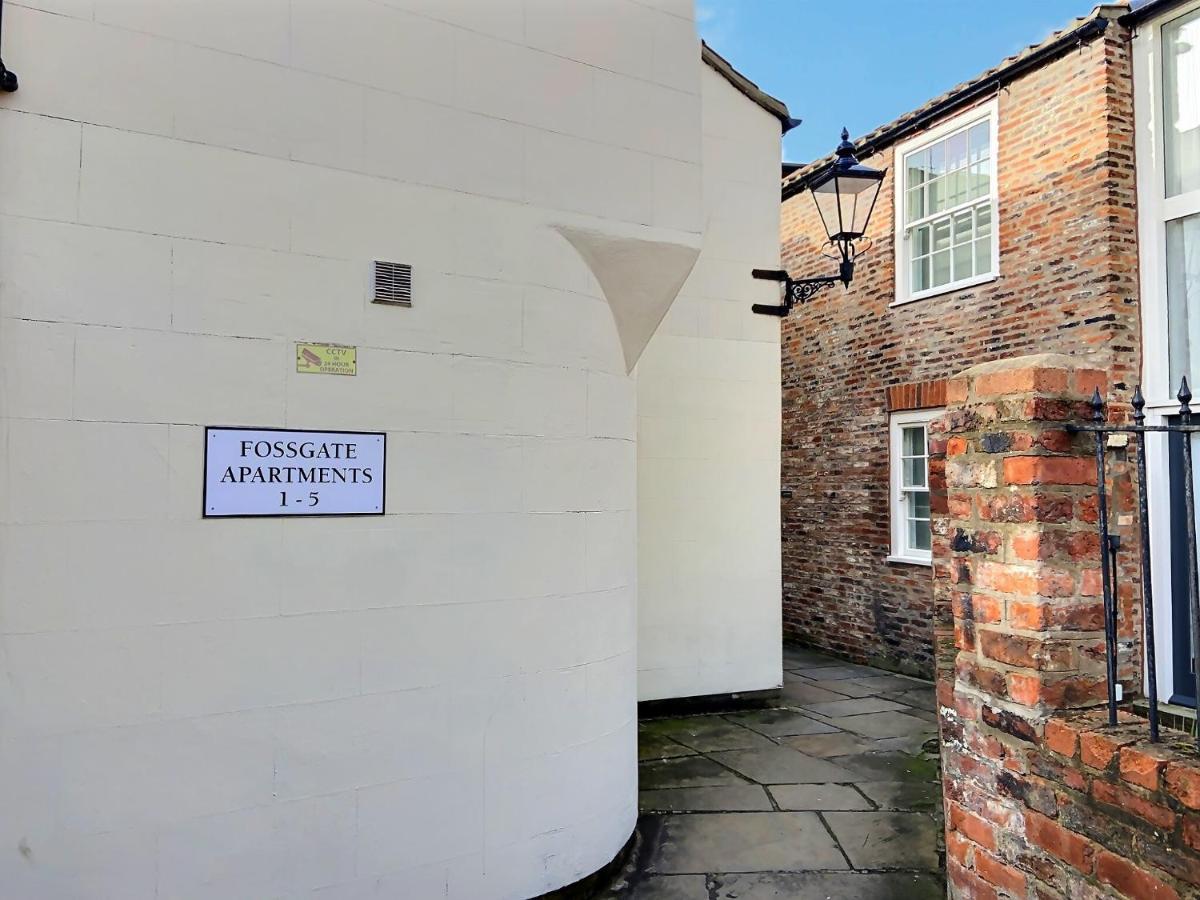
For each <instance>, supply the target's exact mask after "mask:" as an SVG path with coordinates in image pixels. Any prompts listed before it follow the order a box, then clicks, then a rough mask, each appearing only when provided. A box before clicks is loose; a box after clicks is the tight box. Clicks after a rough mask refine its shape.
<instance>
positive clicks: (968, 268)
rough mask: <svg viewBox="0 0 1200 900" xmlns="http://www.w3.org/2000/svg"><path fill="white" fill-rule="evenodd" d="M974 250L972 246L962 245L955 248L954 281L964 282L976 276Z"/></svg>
mask: <svg viewBox="0 0 1200 900" xmlns="http://www.w3.org/2000/svg"><path fill="white" fill-rule="evenodd" d="M974 255H975V254H974V248H973V247H972V246H971V244H969V243H967V244H960V245H958V246H957V247H955V248H954V280H955V281H962V280H963V279H964V278H970V277H971V276H972V275H974V274H975V271H974V269H973V268H972V264H973V258H974Z"/></svg>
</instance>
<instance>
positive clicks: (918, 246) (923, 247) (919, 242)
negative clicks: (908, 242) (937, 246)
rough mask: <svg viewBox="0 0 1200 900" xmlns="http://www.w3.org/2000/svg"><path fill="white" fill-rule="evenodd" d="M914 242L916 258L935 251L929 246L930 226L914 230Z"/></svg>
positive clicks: (913, 252)
mask: <svg viewBox="0 0 1200 900" xmlns="http://www.w3.org/2000/svg"><path fill="white" fill-rule="evenodd" d="M912 242H913V250H912V255H913V256H914V257H917V256H926V255H928V253H929V251H930V250H931V249H933V248H932V247H930V246H929V226H928V225H922V226H921V227H920V228H916V229H914V230H913V236H912Z"/></svg>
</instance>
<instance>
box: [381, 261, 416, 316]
mask: <svg viewBox="0 0 1200 900" xmlns="http://www.w3.org/2000/svg"><path fill="white" fill-rule="evenodd" d="M371 302H372V303H388V304H391V305H392V306H412V266H410V265H408V264H407V263H398V262H384V261H383V260H378V259H377V260H375V262H374V268H373V273H372V278H371Z"/></svg>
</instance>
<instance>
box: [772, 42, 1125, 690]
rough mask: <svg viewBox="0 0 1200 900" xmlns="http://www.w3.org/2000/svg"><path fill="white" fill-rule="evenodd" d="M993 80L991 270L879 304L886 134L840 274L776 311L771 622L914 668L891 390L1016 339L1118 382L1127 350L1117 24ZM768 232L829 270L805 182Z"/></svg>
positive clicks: (887, 240) (924, 614)
mask: <svg viewBox="0 0 1200 900" xmlns="http://www.w3.org/2000/svg"><path fill="white" fill-rule="evenodd" d="M981 62H986V61H981ZM998 96H999V131H998V152H999V155H998V159H997V166H998V171H999V185H998V189H999V210H998V223H999V238H1000V257H999V260H1000V271H1001V273H1002V274H1001V277H1000V278H998V279H997V280H996V281H994V282H991V283H988V284H985V285H982V286H980V287H975V288H970V289H966V290H961V291H957V292H953V293H949V294H943V295H941V296H937V297H931V298H927V299H924V300H918V301H916V302H913V303H909V304H906V305H902V306H899V307H895V308H889V304H890V303H891V302H892V300H893V298H894V257H893V242H892V227H893V197H892V193H891V192H892V188H893V186H894V184H895V173H894V171H892V169H893V159H892V152H891V150H890V149H885V150H884V151H883V152H881V153H879V154H878V155H877V156H875V157H871V158H868V159H865V160H864V162H867V163H869V164H870V165H873V166H877V167H884V168H887V169H888V170H889V172H888V176H887V179H886V181H885V183H884V187H883V190H882V191H881V194H880V198H879V203H878V206H877V208H876V210H875V214H874V217H873V219H872V223H871V228H870V236H871V237H872V239H873V241H874V247H873V249H872V250H871V252H870V254H869V255H868V256H867V257H866V258H865V259H863V260H862V261H861V262H860V264H859V266H858V271H857V273H856V276H855V280H854V283H853V285H852V286H851V288H850V289H849V290H848V291H843V290H842V289H841V288H840V287H838V288H835V289H832V290H826V291H823V292H821V293H820V294H818V295H817V297H816V298H814V299H813V300H812V301H811V302H810V303H808V304H807V305H805V306H803V307H800V308H798V309H797V310H796V311H795V312H793V313H792V315H791V316H790V317H789V318H788V319H787V320H785V322H784V325H783V351H782V353H783V391H784V393H783V398H784V409H783V487H784V489H785V490H791V491H792V496H791V498H790V499H787V500H785V501H784V502H783V573H784V629H785V632H786V633H787V635H788V636H789V637H792V638H795V639H798V640H800V641H802V642H806V643H810V644H813V645H816V646H819V647H822V648H824V649H827V650H830V651H832V652H834V653H837V654H839V655H842V656H845V657H848V658H851V659H854V660H856V661H870V662H874V663H876V664H879V665H883V666H885V667H889V668H895V669H900V670H908V671H915V672H920V673H925V674H929V673H930V672H931V671H932V668H933V648H932V636H931V629H930V623H931V620H932V617H933V613H934V610H933V608H932V606H931V600H930V570H929V569H928V568H927V567H920V566H913V565H905V564H892V563H888V562H887V561H886V557H887V555H888V552H889V541H890V531H889V522H888V459H889V456H888V410H889V408H893V409H907V408H919V407H921V406H924V407H929V406H932V405H935V404H938V403H940V402H942V401H941V399H940V398H939V397H938V388H937V385H938V383H939V382H941V381H942V380H944V379H946V378H948V377H949V376H951V375H953V374H956V373H957V372H959V371H961V370H963V369H964V368H966V367H968V366H970V365H973V364H975V363H978V362H983V361H987V360H992V359H999V358H1004V357H1009V356H1015V355H1020V354H1023V353H1034V352H1041V351H1051V350H1052V351H1054V352H1057V353H1066V354H1072V355H1078V356H1083V357H1087V358H1088V359H1089V361H1090V364H1091V365H1093V366H1095V367H1098V368H1103V369H1105V370H1108V371H1109V372H1110V373H1111V375H1112V377H1111V379H1110V381H1111V382H1112V383H1113V385H1114V386H1116V389H1117V390H1120V392H1121V394H1122V396H1124V384H1125V383H1126V382H1128V381H1129V379H1131V378H1132V377H1133V373H1135V372H1137V371H1138V369H1139V365H1140V363H1139V359H1138V310H1137V280H1136V272H1137V258H1136V236H1135V228H1136V223H1135V211H1134V169H1133V138H1132V102H1133V101H1132V88H1131V80H1130V61H1129V43H1128V34H1127V33H1126V32H1125V30H1124V29H1122V28H1121V27H1119V26H1118V25H1117V24H1116V23H1115V22H1113V23H1111V25H1110V27H1109V29H1108V31H1107V33H1106V34H1105V36H1104V37H1102V38H1099V39H1097V40H1095V41H1093V42H1092V43H1091V44H1089V45H1086V46H1083V47H1081V48H1079V49H1077V50H1072V51H1071V52H1069V53H1068V54H1067V55H1065V56H1062V57H1060V58H1059V59H1057V60H1055V61H1053V62H1051V63H1049V64H1047V65H1045V66H1044V67H1043V68H1041V69H1039V70H1037V71H1035V72H1032V73H1029V74H1026V75H1025V76H1023V77H1021V78H1020V79H1018V80H1017V81H1015V82H1013V83H1012V84H1010V85H1008V86H1006V87H1005V88H1004V89H1002V90H1001V91H1000V93H999V95H998ZM831 137H832V136H831ZM782 239H783V256H784V264H785V266H786V267H787V269H788V271H789V272H791V273H792V274H793V275H796V276H798V277H803V276H810V275H816V274H825V273H828V272H832V270H833V267H834V264H833V263H832V262H830V261H829V260H827V259H823V258H821V257H820V256H819V255H818V250H819V244H820V241H822V240H823V239H824V236H823V230H822V228H821V225H820V222H819V220H818V218H817V215H816V211H815V206H814V204H813V201H812V198H811V196H810V195H808V194H807V193H805V194H799V195H797V196H795V197H792V198H790V199H788V200H787V201H785V202H784V208H783V222H782ZM905 385H912V386H913V387H911V388H908V389H905V388H904V387H902V386H905ZM918 385H920V387H919V388H918V387H917V386H918ZM918 395H920V396H918ZM889 404H890V407H889Z"/></svg>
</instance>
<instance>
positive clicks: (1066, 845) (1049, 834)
mask: <svg viewBox="0 0 1200 900" xmlns="http://www.w3.org/2000/svg"><path fill="white" fill-rule="evenodd" d="M1025 837H1026V839H1027V840H1028V841H1029V842H1030V843H1031V844H1033V845H1034V846H1035V847H1040V848H1041V849H1043V850H1045V851H1046V852H1047V853H1049V854H1051V855H1053V856H1056V857H1058V858H1059V859H1061V860H1062V861H1063V862H1065V863H1068V864H1069V865H1071V866H1074V867H1075V868H1076V869H1078V870H1079V871H1080V872H1083V873H1084V874H1085V875H1090V874H1091V872H1092V866H1093V864H1094V862H1095V850H1096V848H1095V845H1094V844H1093V843H1092V842H1091V841H1089V840H1088V839H1087V838H1085V837H1082V836H1080V835H1078V834H1075V833H1073V832H1070V831H1067V829H1065V828H1063V827H1062V826H1061V825H1059V824H1058V823H1057V822H1055V821H1053V820H1052V819H1049V818H1047V817H1046V816H1043V815H1042V814H1041V813H1038V812H1034V811H1033V810H1027V811H1026V812H1025Z"/></svg>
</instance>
